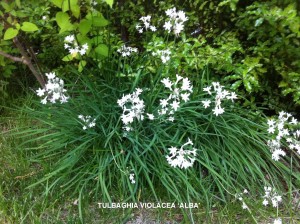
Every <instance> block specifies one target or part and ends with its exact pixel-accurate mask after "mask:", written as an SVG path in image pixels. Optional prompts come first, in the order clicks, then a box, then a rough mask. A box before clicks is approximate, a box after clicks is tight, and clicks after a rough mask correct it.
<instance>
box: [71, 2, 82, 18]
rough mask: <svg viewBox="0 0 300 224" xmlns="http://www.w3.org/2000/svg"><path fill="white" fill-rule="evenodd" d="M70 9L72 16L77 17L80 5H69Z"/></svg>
mask: <svg viewBox="0 0 300 224" xmlns="http://www.w3.org/2000/svg"><path fill="white" fill-rule="evenodd" d="M71 11H72V14H73V16H75V17H76V18H78V17H79V15H80V7H79V6H78V5H71Z"/></svg>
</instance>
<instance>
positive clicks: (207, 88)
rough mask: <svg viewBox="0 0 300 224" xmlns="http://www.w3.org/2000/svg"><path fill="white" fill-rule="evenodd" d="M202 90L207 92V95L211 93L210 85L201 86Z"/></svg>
mask: <svg viewBox="0 0 300 224" xmlns="http://www.w3.org/2000/svg"><path fill="white" fill-rule="evenodd" d="M203 91H205V92H207V93H208V94H209V95H211V86H207V87H205V88H203Z"/></svg>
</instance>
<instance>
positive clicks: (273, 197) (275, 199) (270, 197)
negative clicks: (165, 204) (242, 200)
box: [262, 187, 282, 208]
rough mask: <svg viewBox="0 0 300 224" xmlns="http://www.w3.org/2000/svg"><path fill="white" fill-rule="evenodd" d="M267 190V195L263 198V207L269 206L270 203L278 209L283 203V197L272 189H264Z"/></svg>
mask: <svg viewBox="0 0 300 224" xmlns="http://www.w3.org/2000/svg"><path fill="white" fill-rule="evenodd" d="M264 189H265V195H264V196H263V198H264V200H263V202H262V203H263V205H264V206H267V205H268V204H269V203H270V202H271V204H272V206H273V207H276V208H277V207H278V204H279V202H281V201H282V197H281V196H280V195H278V193H277V192H276V190H275V189H274V188H272V187H264Z"/></svg>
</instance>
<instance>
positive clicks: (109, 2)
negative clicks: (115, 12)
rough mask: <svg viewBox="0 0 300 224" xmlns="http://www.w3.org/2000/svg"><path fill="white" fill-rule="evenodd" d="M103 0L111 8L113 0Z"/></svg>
mask: <svg viewBox="0 0 300 224" xmlns="http://www.w3.org/2000/svg"><path fill="white" fill-rule="evenodd" d="M105 1H106V3H107V4H108V5H109V6H110V7H111V8H112V6H113V4H114V0H105Z"/></svg>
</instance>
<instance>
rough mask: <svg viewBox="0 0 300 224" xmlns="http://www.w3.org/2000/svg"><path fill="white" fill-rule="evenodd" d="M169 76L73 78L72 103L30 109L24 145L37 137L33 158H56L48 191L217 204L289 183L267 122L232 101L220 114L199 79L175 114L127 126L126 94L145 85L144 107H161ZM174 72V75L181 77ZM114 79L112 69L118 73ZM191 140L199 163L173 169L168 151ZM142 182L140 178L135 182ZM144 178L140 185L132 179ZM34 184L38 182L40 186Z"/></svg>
mask: <svg viewBox="0 0 300 224" xmlns="http://www.w3.org/2000/svg"><path fill="white" fill-rule="evenodd" d="M162 76H165V75H159V74H157V75H156V76H155V77H152V75H151V74H148V75H147V76H146V77H143V78H141V77H140V76H137V77H136V78H135V79H134V80H127V78H122V79H119V80H107V79H105V78H103V77H102V78H99V79H98V78H93V79H91V78H83V76H80V79H78V80H77V82H76V84H73V85H69V86H68V85H67V86H66V89H67V90H68V92H67V93H68V95H69V97H70V98H69V100H68V102H67V103H63V104H60V103H56V104H51V103H50V104H49V103H48V104H45V105H44V104H41V103H40V99H38V98H37V99H36V101H34V106H33V107H32V108H29V107H26V108H24V110H25V112H26V113H27V114H28V116H29V117H30V118H31V119H32V124H31V125H32V126H31V128H28V127H25V128H24V130H19V131H18V135H19V136H20V137H22V138H23V139H24V144H25V145H26V144H28V145H31V146H32V145H33V144H35V145H36V147H34V148H33V147H30V150H33V151H35V153H34V155H35V156H33V157H32V158H31V160H32V161H34V162H38V163H41V164H43V163H45V162H46V163H47V164H51V170H50V172H49V173H47V174H46V175H44V176H43V177H42V178H41V179H40V180H39V181H38V182H37V183H36V184H39V183H44V184H45V186H46V190H45V192H46V194H48V193H50V192H52V191H56V190H58V189H59V191H60V192H62V193H63V192H65V191H69V190H71V191H72V192H74V194H75V195H76V197H77V196H78V197H79V207H80V206H81V204H80V203H81V198H83V197H85V196H86V195H87V194H88V195H90V196H94V197H95V198H93V199H92V200H93V201H95V202H99V201H101V202H104V201H110V202H123V201H127V202H133V201H149V198H150V199H151V201H154V200H155V201H160V200H164V201H166V200H167V201H170V202H202V203H205V204H206V205H207V207H208V208H209V207H210V206H211V205H212V203H213V202H214V200H215V199H217V200H221V201H224V202H225V201H228V200H231V199H232V196H233V195H234V194H235V193H236V192H240V191H241V190H243V189H245V188H247V189H249V190H250V191H251V190H253V192H256V191H257V190H258V189H259V188H258V187H257V186H261V190H262V191H263V186H265V185H266V184H267V183H268V184H272V185H273V186H276V187H279V188H280V187H282V185H283V184H284V183H283V180H282V176H287V175H289V169H288V168H287V167H286V166H285V165H284V164H283V163H278V162H275V161H273V160H272V158H271V153H270V150H269V148H268V146H267V144H266V142H267V140H268V136H267V135H265V134H264V133H266V125H261V124H263V123H261V119H260V118H259V117H258V116H255V115H254V114H251V113H249V111H245V110H243V109H242V108H240V107H239V106H238V105H237V104H236V105H235V104H232V103H231V102H228V105H227V103H226V104H225V108H226V111H225V113H223V114H221V115H219V116H215V115H214V114H213V113H212V111H211V109H209V108H206V109H205V108H204V107H203V104H202V101H203V99H204V98H207V94H206V93H205V92H203V91H202V87H203V86H202V84H203V83H200V82H199V81H198V82H197V84H196V85H194V88H193V93H192V94H191V96H190V100H189V101H187V102H186V103H182V104H181V105H180V108H179V109H178V110H177V111H176V112H175V114H174V121H173V122H171V121H166V119H165V118H164V117H156V118H155V119H154V120H149V119H146V118H145V119H144V120H134V122H133V123H131V128H132V130H131V131H130V132H125V130H124V129H123V124H122V120H121V115H122V108H121V107H120V106H119V105H118V103H117V101H118V99H120V98H122V96H123V95H126V94H128V93H132V92H133V91H134V89H135V88H137V87H139V88H141V89H143V90H144V91H143V93H142V94H141V95H140V98H141V99H143V100H144V102H145V112H147V113H150V112H157V111H159V108H160V107H159V102H160V99H162V98H164V97H166V96H167V95H168V94H167V93H166V90H165V88H164V86H163V85H162V83H161V79H162ZM172 76H173V77H174V75H172ZM110 77H112V76H110ZM79 115H83V116H91V118H92V119H95V123H96V125H95V127H91V128H89V127H88V128H83V126H84V125H85V124H84V122H83V120H82V119H80V118H79V117H78V116H79ZM188 139H191V140H192V141H193V148H195V149H197V154H196V157H195V161H194V163H193V166H192V167H189V168H187V169H181V168H178V167H176V168H174V167H172V166H171V165H170V164H169V163H168V161H167V159H166V156H167V155H168V154H169V148H171V147H177V148H179V147H180V146H182V145H183V144H184V143H186V142H187V141H188ZM133 180H134V181H133ZM132 182H135V183H132ZM34 185H35V184H34Z"/></svg>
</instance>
